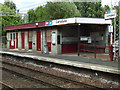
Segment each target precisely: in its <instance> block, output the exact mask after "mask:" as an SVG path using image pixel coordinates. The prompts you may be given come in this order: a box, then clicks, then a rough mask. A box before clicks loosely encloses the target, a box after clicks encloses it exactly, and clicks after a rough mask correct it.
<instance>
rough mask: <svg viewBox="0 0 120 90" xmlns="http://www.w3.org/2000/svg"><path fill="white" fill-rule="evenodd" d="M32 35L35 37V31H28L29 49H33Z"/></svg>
mask: <svg viewBox="0 0 120 90" xmlns="http://www.w3.org/2000/svg"><path fill="white" fill-rule="evenodd" d="M32 37H33V32H32V31H28V43H29V49H32Z"/></svg>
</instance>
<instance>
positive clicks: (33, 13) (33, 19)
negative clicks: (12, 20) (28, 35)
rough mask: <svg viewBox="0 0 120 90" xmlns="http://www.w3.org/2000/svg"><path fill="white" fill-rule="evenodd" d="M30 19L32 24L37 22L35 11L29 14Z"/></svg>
mask: <svg viewBox="0 0 120 90" xmlns="http://www.w3.org/2000/svg"><path fill="white" fill-rule="evenodd" d="M27 14H28V18H29V22H30V23H32V22H35V20H36V15H35V11H34V10H33V9H30V10H29V11H28V12H27Z"/></svg>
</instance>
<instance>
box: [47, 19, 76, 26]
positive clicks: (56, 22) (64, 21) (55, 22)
mask: <svg viewBox="0 0 120 90" xmlns="http://www.w3.org/2000/svg"><path fill="white" fill-rule="evenodd" d="M70 23H75V18H66V19H57V20H52V21H47V22H45V26H51V25H64V24H70Z"/></svg>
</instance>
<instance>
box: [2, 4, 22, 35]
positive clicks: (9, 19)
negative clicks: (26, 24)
mask: <svg viewBox="0 0 120 90" xmlns="http://www.w3.org/2000/svg"><path fill="white" fill-rule="evenodd" d="M0 9H1V11H2V12H4V13H6V14H4V15H6V16H2V24H1V25H2V27H4V26H11V25H17V24H23V19H22V17H19V16H7V15H8V13H11V15H15V12H14V9H10V8H9V7H8V6H6V5H4V4H0ZM2 34H3V35H5V34H6V32H5V31H2Z"/></svg>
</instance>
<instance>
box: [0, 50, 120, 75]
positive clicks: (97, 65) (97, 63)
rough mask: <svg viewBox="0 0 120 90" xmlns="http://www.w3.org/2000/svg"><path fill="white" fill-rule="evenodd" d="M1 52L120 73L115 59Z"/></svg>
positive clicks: (10, 51)
mask: <svg viewBox="0 0 120 90" xmlns="http://www.w3.org/2000/svg"><path fill="white" fill-rule="evenodd" d="M0 53H1V54H9V55H14V56H19V57H26V58H27V57H29V58H32V59H37V60H41V61H46V62H52V63H57V64H62V65H69V66H74V67H79V68H86V69H91V70H96V71H102V72H108V73H113V74H120V68H119V64H118V62H114V61H103V60H100V59H94V58H88V57H81V56H67V55H50V54H41V53H38V52H34V53H33V52H26V51H16V50H7V51H0Z"/></svg>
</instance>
